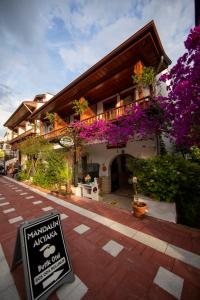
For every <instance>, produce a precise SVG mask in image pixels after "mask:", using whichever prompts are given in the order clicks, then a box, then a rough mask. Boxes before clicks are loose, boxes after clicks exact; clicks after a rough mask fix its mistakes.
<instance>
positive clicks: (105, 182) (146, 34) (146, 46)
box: [31, 21, 170, 193]
mask: <svg viewBox="0 0 200 300" xmlns="http://www.w3.org/2000/svg"><path fill="white" fill-rule="evenodd" d="M105 42H106V41H105ZM169 64H170V59H169V58H168V57H167V55H166V54H165V51H164V49H163V46H162V44H161V41H160V38H159V35H158V32H157V30H156V27H155V24H154V22H153V21H151V22H150V23H148V24H147V25H146V26H144V27H143V28H142V29H141V30H139V31H138V32H136V33H135V34H134V35H133V36H131V37H130V38H129V39H128V40H126V41H125V42H124V43H122V44H121V45H120V46H118V47H117V48H116V49H114V50H113V51H112V52H111V53H109V54H108V55H106V56H105V57H104V58H103V59H101V60H100V61H99V62H97V63H96V64H95V65H94V66H92V67H91V68H90V69H89V70H87V71H86V72H85V73H83V74H82V75H81V76H79V77H78V78H77V79H75V80H74V81H73V82H71V83H70V84H69V85H68V86H66V87H65V88H64V89H63V90H62V91H60V92H59V93H58V94H56V95H55V96H54V97H52V99H50V101H48V102H47V103H45V104H44V105H43V106H42V107H41V108H39V109H37V110H36V111H34V112H33V113H32V115H31V120H40V124H41V126H40V134H41V135H43V136H44V137H45V138H46V139H48V140H50V141H52V142H54V143H57V142H58V141H59V140H60V138H61V137H63V135H65V133H64V131H63V128H65V127H67V126H69V124H70V122H72V121H74V119H77V116H75V115H74V110H73V101H74V100H75V99H80V98H81V97H84V98H85V99H87V101H88V103H89V107H88V108H87V110H86V111H85V112H84V113H83V114H82V115H81V116H80V120H81V121H87V122H88V123H90V124H91V123H92V122H93V121H95V120H99V119H103V120H115V119H116V118H117V117H118V116H119V115H122V114H123V113H124V112H125V109H126V107H128V106H130V105H131V104H132V103H134V102H136V101H137V102H138V103H140V105H141V106H144V107H145V106H146V105H147V103H148V102H149V101H150V99H151V87H150V86H149V87H147V88H145V89H143V90H138V89H137V88H136V87H135V86H134V84H133V78H132V76H133V75H134V74H139V73H140V72H141V71H142V68H143V66H152V67H153V68H154V69H155V70H156V72H157V73H160V72H161V71H163V70H164V69H166V68H167V67H168V65H169ZM47 113H54V114H55V121H54V126H53V128H52V127H48V124H47V120H46V118H45V117H46V114H47ZM156 154H157V141H156V138H155V136H152V137H151V139H149V140H135V139H130V140H129V141H128V143H126V144H125V145H118V146H117V147H116V148H113V147H109V145H108V144H107V143H104V142H95V143H88V144H85V145H84V151H83V155H82V158H81V160H80V161H79V165H80V167H81V168H82V175H85V174H87V173H89V174H91V175H92V177H94V176H96V177H99V178H101V182H102V191H103V192H106V193H109V192H111V191H114V190H116V189H119V188H125V187H126V185H127V181H128V176H129V172H128V170H127V166H126V162H127V158H128V157H129V156H133V157H138V158H147V157H151V156H154V155H156ZM79 169H80V168H79ZM80 177H81V175H80Z"/></svg>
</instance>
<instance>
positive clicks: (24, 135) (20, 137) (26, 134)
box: [9, 128, 36, 144]
mask: <svg viewBox="0 0 200 300" xmlns="http://www.w3.org/2000/svg"><path fill="white" fill-rule="evenodd" d="M34 135H36V133H35V132H34V129H32V128H31V129H29V130H27V131H25V132H23V133H21V134H19V135H18V136H16V137H15V138H13V139H12V140H10V141H9V144H14V143H16V142H19V141H21V140H23V139H25V138H27V137H30V136H34Z"/></svg>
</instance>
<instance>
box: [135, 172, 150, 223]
mask: <svg viewBox="0 0 200 300" xmlns="http://www.w3.org/2000/svg"><path fill="white" fill-rule="evenodd" d="M137 182H138V180H137V177H135V176H134V177H133V178H132V183H133V202H132V207H133V214H134V216H135V217H137V218H141V217H143V216H144V214H145V212H146V210H147V204H146V203H145V202H143V201H139V198H138V191H137Z"/></svg>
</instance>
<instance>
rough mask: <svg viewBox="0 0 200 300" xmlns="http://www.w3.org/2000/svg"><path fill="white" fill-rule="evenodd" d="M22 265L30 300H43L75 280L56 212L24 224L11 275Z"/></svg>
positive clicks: (18, 233)
mask: <svg viewBox="0 0 200 300" xmlns="http://www.w3.org/2000/svg"><path fill="white" fill-rule="evenodd" d="M21 261H22V262H23V269H24V277H25V286H26V294H27V299H28V300H44V299H47V298H48V296H49V295H50V294H51V293H52V292H53V291H54V290H55V289H57V288H58V286H60V285H62V284H64V283H70V282H73V281H74V279H75V277H74V274H73V270H72V265H71V261H70V258H69V255H68V251H67V247H66V244H65V240H64V236H63V231H62V226H61V221H60V214H59V213H58V212H56V211H54V212H52V213H51V214H48V215H45V216H44V217H40V218H37V219H34V220H31V221H26V222H24V223H22V224H21V225H20V226H19V228H18V231H17V237H16V244H15V251H14V256H13V262H12V267H11V271H13V270H14V269H15V268H16V266H17V265H18V264H19V263H20V262H21Z"/></svg>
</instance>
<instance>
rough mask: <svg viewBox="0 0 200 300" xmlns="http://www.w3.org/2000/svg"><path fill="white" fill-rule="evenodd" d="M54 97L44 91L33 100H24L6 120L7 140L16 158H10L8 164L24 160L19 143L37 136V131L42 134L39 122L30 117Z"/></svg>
mask: <svg viewBox="0 0 200 300" xmlns="http://www.w3.org/2000/svg"><path fill="white" fill-rule="evenodd" d="M52 97H53V95H52V94H50V93H43V94H38V95H36V96H35V97H34V99H33V100H26V101H23V102H22V103H21V104H20V105H19V106H18V107H17V109H16V110H15V111H14V112H13V114H12V115H11V116H10V117H9V119H8V120H7V121H6V122H5V124H4V126H5V127H7V132H6V140H7V143H8V144H9V145H10V146H11V149H12V155H13V157H14V160H10V161H9V160H8V162H7V164H8V165H9V164H11V163H14V162H15V161H17V160H18V161H20V162H21V160H22V162H23V158H22V157H21V155H20V152H19V149H18V144H19V143H20V142H21V141H23V140H24V139H26V138H28V137H31V136H35V135H36V134H37V133H38V134H40V131H39V124H38V122H37V121H35V122H32V121H30V120H29V118H30V116H31V114H32V113H33V112H34V111H35V110H37V109H39V108H40V107H41V106H42V105H43V104H44V103H46V102H47V101H49V100H50V99H51V98H52Z"/></svg>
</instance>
